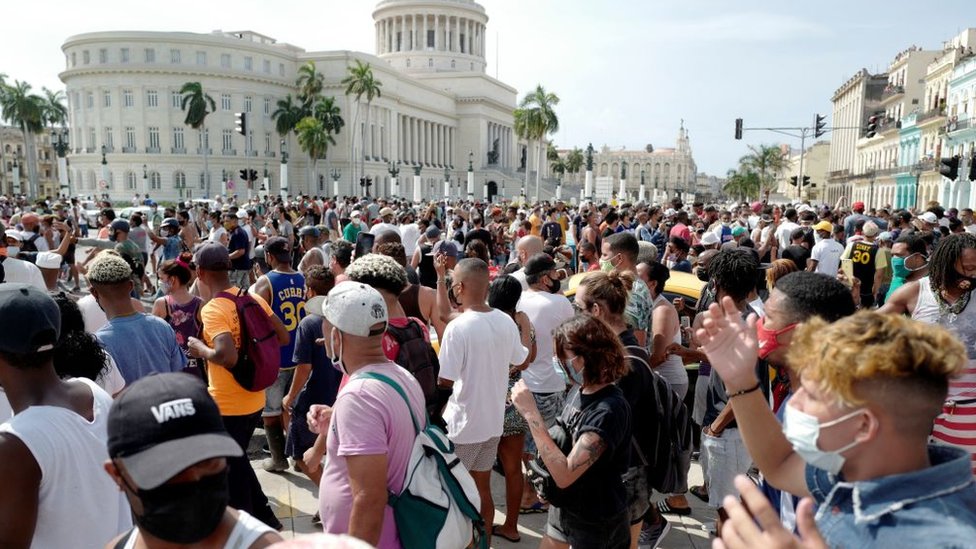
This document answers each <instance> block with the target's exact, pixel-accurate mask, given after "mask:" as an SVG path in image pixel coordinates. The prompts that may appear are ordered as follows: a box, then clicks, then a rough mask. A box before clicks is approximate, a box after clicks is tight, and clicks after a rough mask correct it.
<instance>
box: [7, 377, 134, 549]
mask: <svg viewBox="0 0 976 549" xmlns="http://www.w3.org/2000/svg"><path fill="white" fill-rule="evenodd" d="M74 382H76V383H84V384H85V385H87V386H88V387H89V388H90V390H91V392H92V396H93V397H94V400H93V402H94V403H93V406H92V415H93V416H94V420H93V421H88V420H86V419H85V418H84V417H82V416H80V415H78V414H76V413H75V412H73V411H71V410H68V409H66V408H61V407H58V406H31V407H30V408H27V409H26V410H24V411H22V412H21V413H19V414H17V415H16V416H14V417H13V419H11V420H10V421H8V422H6V423H4V424H3V425H0V432H2V433H8V434H10V435H13V436H15V437H17V438H18V439H20V441H21V442H23V443H24V445H25V446H27V449H28V450H29V451H30V453H31V454H32V455H33V456H34V459H35V460H36V461H37V465H38V467H39V468H40V470H41V484H40V489H39V491H38V506H37V525H36V527H35V528H34V539H33V541H32V542H31V546H32V547H104V546H105V544H106V543H108V542H109V541H110V540H111V539H112V538H114V537H115V536H117V535H119V534H120V533H122V532H125V531H126V530H128V529H129V528H131V527H132V516H131V512H130V510H129V503H128V501H126V499H125V495H124V494H123V493H122V491H120V490H119V487H118V486H116V485H115V483H114V482H113V481H112V479H111V477H109V476H108V475H107V474H105V470H104V469H103V464H104V463H105V461H107V460H108V449H107V446H106V445H107V444H108V411H109V408H110V407H111V406H112V397H111V396H109V394H108V393H106V392H105V391H104V390H102V389H101V388H100V387H98V385H96V384H95V382H93V381H90V380H87V379H76V380H74Z"/></svg>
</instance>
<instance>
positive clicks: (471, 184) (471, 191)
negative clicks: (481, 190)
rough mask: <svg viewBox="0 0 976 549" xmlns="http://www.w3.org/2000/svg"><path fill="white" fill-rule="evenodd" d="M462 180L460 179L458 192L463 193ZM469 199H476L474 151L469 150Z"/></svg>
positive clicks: (471, 200)
mask: <svg viewBox="0 0 976 549" xmlns="http://www.w3.org/2000/svg"><path fill="white" fill-rule="evenodd" d="M460 187H461V181H460V180H458V194H461V192H460V191H461V188H460ZM468 201H469V202H473V201H474V151H468Z"/></svg>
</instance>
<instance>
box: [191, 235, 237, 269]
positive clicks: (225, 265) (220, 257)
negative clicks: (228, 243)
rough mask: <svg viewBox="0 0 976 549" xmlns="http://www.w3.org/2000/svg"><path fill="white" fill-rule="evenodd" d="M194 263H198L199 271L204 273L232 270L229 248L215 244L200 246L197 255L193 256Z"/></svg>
mask: <svg viewBox="0 0 976 549" xmlns="http://www.w3.org/2000/svg"><path fill="white" fill-rule="evenodd" d="M193 262H194V263H196V265H197V268H198V269H201V270H204V271H229V270H231V265H230V252H228V251H227V248H225V247H224V246H222V245H220V244H217V243H215V242H211V243H208V244H204V245H203V246H200V248H198V249H197V251H196V253H195V254H193Z"/></svg>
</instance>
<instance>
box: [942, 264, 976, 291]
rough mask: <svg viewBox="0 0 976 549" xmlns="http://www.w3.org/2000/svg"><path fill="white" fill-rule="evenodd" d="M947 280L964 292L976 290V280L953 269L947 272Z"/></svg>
mask: <svg viewBox="0 0 976 549" xmlns="http://www.w3.org/2000/svg"><path fill="white" fill-rule="evenodd" d="M946 278H947V279H949V280H948V282H949V285H950V286H952V285H954V286H955V287H957V288H959V289H960V290H963V291H966V292H968V291H971V290H973V289H976V278H973V277H970V276H966V275H964V274H962V273H960V272H959V271H957V270H955V269H951V270H949V271H948V272H946Z"/></svg>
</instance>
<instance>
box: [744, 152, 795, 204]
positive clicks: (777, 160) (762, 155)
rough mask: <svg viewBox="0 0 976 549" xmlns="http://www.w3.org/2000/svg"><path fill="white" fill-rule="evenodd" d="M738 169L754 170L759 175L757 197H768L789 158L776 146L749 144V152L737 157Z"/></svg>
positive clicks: (786, 165)
mask: <svg viewBox="0 0 976 549" xmlns="http://www.w3.org/2000/svg"><path fill="white" fill-rule="evenodd" d="M739 164H740V166H741V168H740V170H739V171H742V172H749V171H751V172H754V173H756V174H757V175H758V176H759V193H758V198H760V199H761V198H763V197H765V198H768V197H769V193H770V191H771V190H772V189H773V187H775V185H776V177H777V176H778V175H779V173H780V172H782V171H783V170H785V169H786V168H787V167H789V159H787V158H786V156H784V155H783V150H782V149H780V148H779V147H778V146H775V145H771V146H767V145H759V147H756V146H754V145H749V154H747V155H745V156H743V157H742V158H740V159H739Z"/></svg>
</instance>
